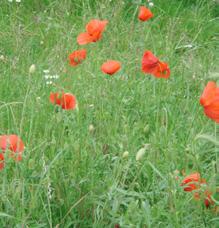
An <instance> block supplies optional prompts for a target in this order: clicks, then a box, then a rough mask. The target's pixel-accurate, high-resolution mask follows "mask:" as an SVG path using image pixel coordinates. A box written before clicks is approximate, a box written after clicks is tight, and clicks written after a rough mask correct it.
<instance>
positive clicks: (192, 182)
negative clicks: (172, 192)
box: [181, 173, 206, 192]
mask: <svg viewBox="0 0 219 228" xmlns="http://www.w3.org/2000/svg"><path fill="white" fill-rule="evenodd" d="M204 183H206V181H205V180H204V179H201V176H200V174H199V173H192V174H190V175H188V176H186V177H185V178H184V179H183V180H182V183H181V186H185V187H184V191H186V192H191V191H193V190H196V189H199V188H200V185H201V184H204Z"/></svg>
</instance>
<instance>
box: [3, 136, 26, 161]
mask: <svg viewBox="0 0 219 228" xmlns="http://www.w3.org/2000/svg"><path fill="white" fill-rule="evenodd" d="M0 149H1V150H2V151H3V152H5V151H6V150H7V149H8V150H11V151H12V152H14V153H12V154H11V156H12V158H14V159H15V160H16V161H20V160H21V159H22V156H21V155H22V153H23V151H24V143H23V142H22V140H21V139H20V138H19V137H18V136H17V135H2V136H0ZM15 153H16V154H15Z"/></svg>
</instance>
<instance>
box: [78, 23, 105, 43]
mask: <svg viewBox="0 0 219 228" xmlns="http://www.w3.org/2000/svg"><path fill="white" fill-rule="evenodd" d="M107 23H108V21H107V20H103V21H101V20H97V19H93V20H90V21H89V22H88V24H87V25H86V32H85V33H81V34H79V35H78V37H77V42H78V44H79V45H85V44H88V43H91V42H96V41H98V40H100V39H101V37H102V33H103V31H104V29H105V27H106V25H107Z"/></svg>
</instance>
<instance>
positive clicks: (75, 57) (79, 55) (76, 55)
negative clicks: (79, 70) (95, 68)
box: [69, 49, 87, 66]
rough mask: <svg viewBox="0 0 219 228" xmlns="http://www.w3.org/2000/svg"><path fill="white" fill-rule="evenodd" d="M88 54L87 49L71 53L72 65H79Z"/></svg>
mask: <svg viewBox="0 0 219 228" xmlns="http://www.w3.org/2000/svg"><path fill="white" fill-rule="evenodd" d="M86 54H87V52H86V50H85V49H82V50H77V51H73V52H72V53H71V54H70V55H69V62H70V65H71V66H77V65H78V64H80V63H81V62H82V61H83V60H85V59H86Z"/></svg>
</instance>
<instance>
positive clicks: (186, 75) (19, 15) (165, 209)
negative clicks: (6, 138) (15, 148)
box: [0, 0, 219, 227]
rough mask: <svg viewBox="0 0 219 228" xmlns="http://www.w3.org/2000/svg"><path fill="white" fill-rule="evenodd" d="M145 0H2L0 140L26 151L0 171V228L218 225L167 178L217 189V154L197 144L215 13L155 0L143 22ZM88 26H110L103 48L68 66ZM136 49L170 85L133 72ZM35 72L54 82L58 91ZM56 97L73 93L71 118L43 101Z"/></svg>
mask: <svg viewBox="0 0 219 228" xmlns="http://www.w3.org/2000/svg"><path fill="white" fill-rule="evenodd" d="M143 2H145V1H122V0H117V1H105V0H102V1H97V0H95V1H86V0H81V1H76V0H72V1H69V0H62V1H58V0H53V1H52V0H45V1H39V0H33V1H32V0H31V1H30V0H29V1H28V0H27V1H25V0H23V1H22V2H21V3H20V4H17V3H15V2H14V3H9V2H8V1H6V0H1V3H0V28H1V31H0V55H4V56H5V60H3V61H0V98H1V99H0V100H1V101H0V133H1V134H7V133H8V134H10V133H15V134H18V135H20V136H21V138H22V139H23V141H24V142H25V145H26V149H25V152H24V157H23V160H22V162H20V163H15V162H14V161H12V160H10V159H7V163H6V167H5V169H4V170H3V171H2V172H1V177H0V227H113V226H114V225H115V224H120V225H121V227H218V225H219V224H218V222H219V221H218V215H217V214H216V213H215V212H213V210H212V209H206V208H205V207H204V204H203V202H201V201H200V202H195V201H193V199H192V195H190V194H185V193H184V192H183V190H182V189H181V187H180V181H179V182H177V181H176V180H175V179H174V177H173V175H174V174H173V173H174V171H175V170H179V171H181V170H185V172H186V173H191V172H193V171H199V172H200V173H201V174H202V175H203V177H204V178H206V179H207V180H208V181H209V182H210V184H211V186H212V188H213V189H215V186H216V185H218V183H217V184H216V181H215V180H216V176H218V173H217V171H216V168H215V161H216V155H217V153H218V151H219V150H218V147H216V148H215V145H214V144H212V143H210V142H209V141H208V140H205V139H199V140H197V137H198V136H199V135H203V134H207V135H212V134H213V133H214V124H213V122H211V121H210V120H208V119H207V118H206V117H205V116H204V115H203V110H202V108H201V107H200V105H199V96H200V94H201V92H202V90H203V88H204V85H205V84H206V82H207V81H208V80H210V79H211V75H212V74H213V73H214V72H216V71H217V65H216V56H217V51H216V45H217V43H216V28H217V27H216V26H217V20H216V16H218V15H217V10H216V9H215V7H218V6H217V5H216V3H214V2H213V1H207V0H206V1H204V0H203V1H202V0H199V1H177V0H176V1H175V0H174V1H173V0H169V1H167V0H166V1H163V0H157V1H154V4H155V6H154V8H153V9H152V10H153V13H154V15H155V17H154V18H153V19H152V20H150V21H148V22H147V23H141V22H139V21H138V20H137V10H138V6H139V5H140V4H143ZM92 18H100V19H108V20H109V24H108V25H107V29H106V31H105V32H104V35H103V39H102V40H101V41H100V42H98V43H95V44H91V45H88V46H86V49H87V51H88V57H87V59H86V62H84V63H83V64H82V65H80V66H78V67H77V68H71V67H70V66H69V65H68V59H67V57H68V54H69V53H71V52H72V51H73V50H76V49H78V48H79V47H78V45H77V43H76V37H77V35H78V34H79V33H80V32H83V31H84V27H85V25H86V23H87V22H88V21H89V20H90V19H92ZM188 44H189V45H190V46H189V47H190V48H189V47H188ZM145 50H152V51H153V52H154V53H155V54H156V55H157V56H159V57H160V58H161V59H162V60H164V61H167V62H169V64H170V67H171V77H170V79H169V80H162V79H161V80H158V79H156V78H153V77H152V76H149V75H144V74H142V73H141V58H142V55H143V52H144V51H145ZM107 59H116V60H119V61H121V62H122V66H123V67H122V70H121V71H120V72H119V73H118V74H117V75H115V76H113V77H106V76H105V75H103V74H102V73H101V71H100V66H101V64H102V63H103V62H104V61H105V60H107ZM33 63H34V64H36V67H37V70H36V72H35V73H34V74H33V75H29V74H28V69H29V67H30V65H31V64H33ZM44 69H49V70H50V72H51V73H52V74H58V75H59V76H60V79H59V80H58V81H56V83H55V85H52V86H48V85H46V83H45V79H44V73H43V70H44ZM60 89H64V90H65V91H67V92H72V93H73V94H75V95H76V97H77V100H78V103H79V110H78V111H74V112H65V111H60V110H59V111H57V110H56V108H54V106H52V105H51V104H50V103H49V100H48V97H49V93H50V92H51V91H57V90H58V91H59V90H60ZM91 124H92V125H93V126H94V128H95V130H94V131H92V132H90V131H89V125H91ZM214 140H215V138H214ZM217 140H218V139H216V141H217ZM146 143H149V144H150V148H149V149H148V150H147V152H146V155H145V156H144V158H143V160H142V161H141V162H136V160H135V155H136V152H137V151H138V150H139V149H140V148H142V147H143V146H144V144H146ZM216 146H217V145H216ZM124 151H129V157H128V158H127V159H123V158H122V154H123V152H124Z"/></svg>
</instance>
